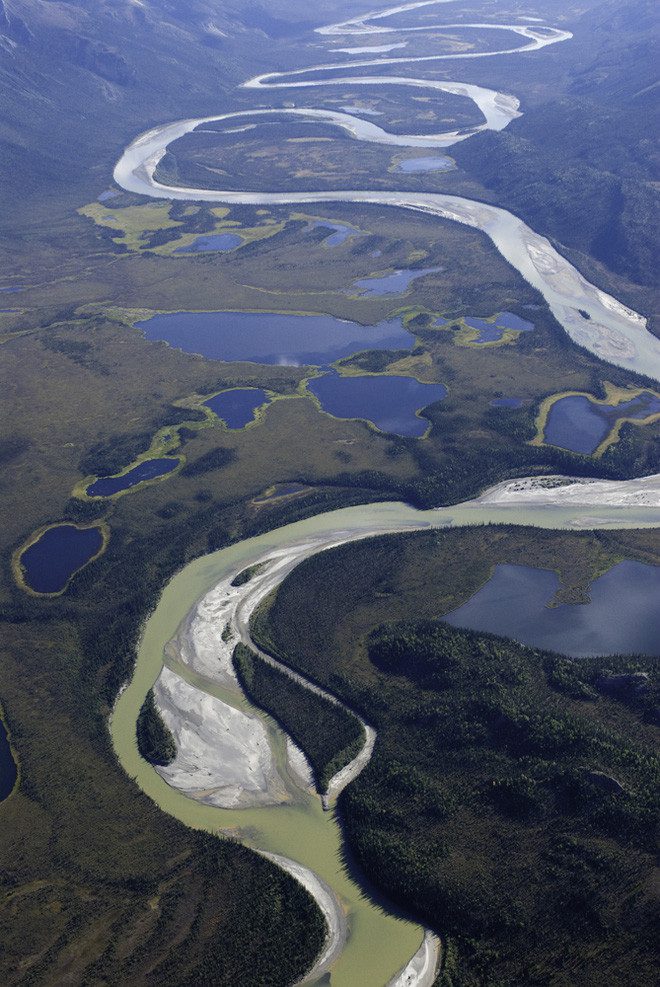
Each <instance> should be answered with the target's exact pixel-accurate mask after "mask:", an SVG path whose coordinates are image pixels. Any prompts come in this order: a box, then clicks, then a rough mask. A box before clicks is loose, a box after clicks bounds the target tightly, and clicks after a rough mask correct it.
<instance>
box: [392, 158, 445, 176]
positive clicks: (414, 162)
mask: <svg viewBox="0 0 660 987" xmlns="http://www.w3.org/2000/svg"><path fill="white" fill-rule="evenodd" d="M453 167H454V162H453V161H452V159H451V158H446V157H445V156H444V155H437V154H436V155H433V156H432V157H425V158H406V160H405V161H399V163H398V165H397V167H396V171H403V172H405V173H406V174H407V175H414V174H417V173H419V172H425V171H450V170H451V169H452V168H453Z"/></svg>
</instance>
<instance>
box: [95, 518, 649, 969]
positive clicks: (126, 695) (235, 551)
mask: <svg viewBox="0 0 660 987" xmlns="http://www.w3.org/2000/svg"><path fill="white" fill-rule="evenodd" d="M659 513H660V512H658V511H657V509H655V510H654V509H652V508H648V509H647V508H630V507H627V508H612V507H603V508H597V507H593V506H592V507H584V508H580V507H573V508H554V507H551V506H550V507H549V506H539V507H534V508H529V507H525V508H520V507H513V506H505V507H503V506H485V505H479V504H478V503H475V502H473V503H471V504H469V505H464V506H457V507H451V508H443V509H440V510H432V511H419V510H416V509H414V508H412V507H409V506H407V505H405V504H397V503H386V504H375V505H366V506H358V507H350V508H346V509H343V510H339V511H333V512H329V513H327V514H320V515H318V516H316V517H313V518H309V519H307V520H305V521H300V522H297V523H295V524H291V525H287V526H286V527H283V528H279V529H277V530H275V531H271V532H269V533H267V534H264V535H260V536H259V537H257V538H251V539H248V540H246V541H243V542H239V543H238V544H236V545H232V546H230V547H229V548H225V549H222V550H220V551H218V552H214V553H212V554H210V555H207V556H204V557H202V558H199V559H196V560H195V561H194V562H191V563H190V564H189V565H187V566H185V568H183V569H182V570H181V571H180V572H179V573H177V575H175V576H174V577H173V578H172V579H171V581H170V582H169V583H168V584H167V586H166V587H165V589H164V591H163V594H162V596H161V598H160V601H159V603H158V606H157V607H156V609H155V610H154V612H153V613H152V615H151V616H150V618H149V619H148V620H147V622H146V624H145V626H144V628H143V633H142V637H141V642H140V647H139V651H138V656H137V662H136V666H135V670H134V673H133V676H132V678H131V681H130V683H129V684H128V685H127V687H126V688H125V690H124V691H123V692H122V694H121V696H120V697H119V698H118V700H117V703H116V706H115V709H114V712H113V715H112V718H111V721H110V731H111V735H112V741H113V745H114V749H115V752H116V754H117V757H118V759H119V761H120V763H121V764H122V766H123V768H124V769H125V771H126V772H127V774H128V775H129V776H130V777H131V778H134V779H135V781H136V783H137V784H138V785H139V786H140V788H141V789H142V790H143V791H144V792H145V793H146V794H147V795H148V796H149V797H150V798H151V799H153V801H154V802H155V803H156V804H157V805H158V806H159V807H160V808H161V809H162V810H163V811H165V812H168V813H169V814H170V815H172V816H174V817H175V818H176V819H179V820H180V821H181V822H183V823H184V824H185V825H187V826H190V827H192V828H196V829H204V830H208V831H210V832H214V833H221V832H222V831H231V832H233V833H234V834H235V835H238V836H239V837H240V838H241V840H242V841H243V842H244V843H246V844H247V845H249V846H253V847H255V848H259V849H261V850H267V851H271V852H274V853H279V854H283V855H284V856H286V857H290V858H292V859H293V860H296V861H299V862H300V863H302V864H304V865H305V866H307V867H309V868H310V869H311V870H313V871H314V872H315V873H316V874H317V875H319V876H320V877H321V878H322V879H323V880H324V881H325V882H326V883H327V884H328V885H330V887H331V888H333V889H334V891H335V892H336V893H337V894H338V896H339V898H340V900H341V901H342V903H343V905H344V907H345V909H346V914H347V918H348V926H349V936H348V941H347V945H346V947H345V949H344V950H343V952H342V954H341V955H340V956H339V958H338V959H337V960H336V961H335V963H334V965H333V967H332V970H331V979H330V983H331V984H332V987H355V985H357V984H360V985H361V987H383V985H384V984H386V983H387V982H388V981H389V979H390V978H391V977H393V976H394V975H395V974H396V973H397V972H398V971H399V970H400V969H401V968H402V967H404V966H405V964H406V963H407V962H408V961H409V960H410V958H411V957H412V955H413V954H414V953H415V951H416V950H417V949H418V948H419V946H420V945H421V942H422V936H423V930H422V928H421V926H420V925H418V924H416V923H414V922H409V921H405V920H402V919H400V918H397V917H395V916H394V915H391V914H388V913H387V912H385V911H383V909H382V908H381V907H380V906H378V905H377V904H375V903H374V902H372V901H371V900H370V899H369V898H367V897H366V896H365V895H364V892H363V891H362V889H361V888H360V886H359V885H358V884H357V883H356V882H355V881H354V880H353V878H352V877H351V876H350V874H348V873H347V872H346V870H345V869H344V868H343V866H342V863H341V849H342V833H341V830H340V828H339V825H338V823H337V821H336V819H335V818H334V813H332V812H323V810H322V808H321V804H320V800H319V799H318V797H316V796H312V795H304V794H302V793H300V792H299V793H298V795H297V802H296V803H295V804H288V805H282V806H273V807H262V808H254V809H220V808H216V807H213V806H209V805H203V804H201V803H199V802H196V801H194V800H193V799H191V798H188V797H187V796H185V795H183V794H181V793H180V792H178V791H177V790H175V789H173V788H171V787H170V786H169V785H168V784H167V783H166V782H165V781H164V780H163V779H162V778H161V777H160V776H159V775H158V774H157V772H156V771H155V770H154V769H153V767H152V766H151V765H150V764H148V763H147V762H146V761H144V760H142V758H141V757H140V755H139V754H138V751H137V746H136V741H135V724H136V720H137V716H138V713H139V710H140V707H141V705H142V703H143V701H144V698H145V695H146V693H147V691H148V690H149V688H150V687H151V686H152V685H153V684H154V682H155V680H156V679H157V677H158V675H159V673H160V670H161V668H162V666H163V662H164V649H165V645H166V644H167V642H168V641H169V640H170V639H171V638H172V637H173V636H174V635H175V633H176V631H177V629H178V627H179V625H180V624H181V622H182V621H183V619H184V618H185V617H186V615H187V614H188V612H189V611H190V610H191V608H192V607H193V606H194V605H195V603H196V602H197V601H198V600H200V599H201V598H202V597H203V596H204V595H205V594H206V593H207V592H208V591H209V590H211V589H212V588H213V587H214V586H215V585H216V584H217V583H218V582H220V580H221V579H223V578H225V577H226V576H228V575H229V574H230V573H232V572H237V571H240V570H241V569H243V568H245V567H246V566H247V565H249V564H251V563H252V562H254V561H256V560H257V559H258V558H260V557H261V556H263V555H264V553H267V552H268V551H269V550H271V549H281V548H285V547H286V546H287V545H295V544H297V543H300V542H301V541H304V540H305V539H307V538H310V537H314V538H323V537H325V536H326V535H327V536H328V540H331V539H332V536H336V537H337V538H340V537H345V538H346V539H347V540H348V539H349V538H351V539H352V538H359V537H364V536H365V535H368V534H377V533H379V532H381V533H384V532H387V531H393V530H401V531H405V530H407V529H411V530H414V529H420V528H426V527H442V526H446V525H448V524H453V525H454V526H463V525H474V524H482V523H489V522H494V523H496V522H502V523H515V524H526V525H533V526H537V527H548V528H575V527H578V525H576V524H575V521H576V520H577V521H579V527H590V526H591V525H592V524H594V526H595V525H596V524H597V526H598V527H610V528H631V527H652V526H657V525H660V516H659ZM594 519H595V520H594ZM169 664H170V665H171V666H172V667H173V668H175V670H176V671H177V672H179V673H180V674H181V673H183V674H184V676H185V677H186V678H188V680H189V681H191V682H193V683H194V684H195V685H197V686H199V687H200V688H203V689H205V690H206V691H208V692H211V693H213V694H215V695H218V696H220V697H221V698H223V699H226V700H227V701H229V702H230V703H231V704H232V705H243V706H244V708H252V707H249V704H248V703H247V701H244V702H243V703H241V702H240V700H238V701H237V698H236V696H235V695H234V694H231V695H230V694H225V693H224V692H223V690H220V689H219V688H218V687H216V686H213V685H212V684H210V683H208V681H207V680H204V679H203V678H201V677H200V676H193V675H192V674H191V673H189V672H187V671H186V670H184V669H182V668H181V666H179V665H176V664H175V665H173V664H172V662H169ZM260 715H263V714H260ZM269 730H270V734H271V738H272V740H273V745H274V749H275V750H276V752H277V755H278V760H280V758H283V750H284V735H283V734H282V732H281V731H280V730H279V729H278V728H277V727H276V726H275V725H274V724H273V723H272V722H270V723H269ZM325 976H326V977H327V974H326V975H325ZM324 982H326V983H327V980H325V981H324Z"/></svg>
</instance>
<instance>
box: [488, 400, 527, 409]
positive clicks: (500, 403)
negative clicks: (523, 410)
mask: <svg viewBox="0 0 660 987" xmlns="http://www.w3.org/2000/svg"><path fill="white" fill-rule="evenodd" d="M490 406H491V408H520V407H521V406H522V398H493V400H492V401H491V402H490Z"/></svg>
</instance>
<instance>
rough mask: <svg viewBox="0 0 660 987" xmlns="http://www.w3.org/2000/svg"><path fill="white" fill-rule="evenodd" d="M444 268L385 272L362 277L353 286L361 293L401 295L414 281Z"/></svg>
mask: <svg viewBox="0 0 660 987" xmlns="http://www.w3.org/2000/svg"><path fill="white" fill-rule="evenodd" d="M442 270H443V268H441V267H424V268H420V269H419V270H408V271H393V272H392V274H383V275H381V276H380V277H377V278H360V279H359V280H358V281H354V282H353V284H352V286H351V287H352V288H353V289H357V294H359V295H401V294H402V293H403V292H404V291H407V290H408V288H409V287H410V285H411V284H412V283H413V281H417V279H418V278H423V277H424V276H425V275H426V274H437V273H438V271H442Z"/></svg>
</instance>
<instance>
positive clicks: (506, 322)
mask: <svg viewBox="0 0 660 987" xmlns="http://www.w3.org/2000/svg"><path fill="white" fill-rule="evenodd" d="M464 322H465V324H466V325H467V326H470V328H471V329H476V330H477V331H478V333H479V335H478V336H477V338H476V339H475V340H474V342H475V343H499V341H500V340H501V339H502V338H503V336H504V330H505V329H515V331H516V332H531V331H532V330H533V328H534V324H533V323H532V322H526V321H525V319H521V318H520V316H518V315H514V313H513V312H500V313H499V315H496V316H495V321H494V322H487V321H486V320H485V319H477V318H474V317H472V316H468V317H467V318H466V319H464Z"/></svg>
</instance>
